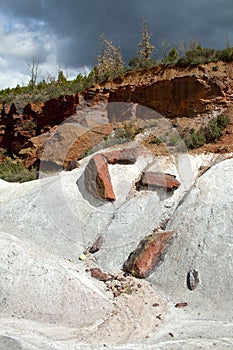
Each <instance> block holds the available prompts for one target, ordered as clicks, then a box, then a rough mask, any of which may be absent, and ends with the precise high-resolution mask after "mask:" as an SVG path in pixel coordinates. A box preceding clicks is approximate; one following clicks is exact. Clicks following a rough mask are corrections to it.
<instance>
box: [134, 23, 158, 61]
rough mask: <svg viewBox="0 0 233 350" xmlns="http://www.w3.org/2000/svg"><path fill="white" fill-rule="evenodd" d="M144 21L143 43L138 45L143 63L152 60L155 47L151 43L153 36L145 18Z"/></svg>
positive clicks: (139, 55)
mask: <svg viewBox="0 0 233 350" xmlns="http://www.w3.org/2000/svg"><path fill="white" fill-rule="evenodd" d="M142 21H143V25H142V31H141V41H140V42H139V44H138V52H137V54H138V57H139V58H140V59H141V60H142V61H149V60H150V59H152V53H153V51H154V49H155V47H154V46H153V45H151V43H150V39H151V37H152V34H151V33H150V32H149V29H148V25H147V21H146V19H145V17H143V18H142Z"/></svg>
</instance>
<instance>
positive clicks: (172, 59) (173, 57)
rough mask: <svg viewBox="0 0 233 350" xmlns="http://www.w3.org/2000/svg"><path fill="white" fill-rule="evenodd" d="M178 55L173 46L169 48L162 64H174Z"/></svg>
mask: <svg viewBox="0 0 233 350" xmlns="http://www.w3.org/2000/svg"><path fill="white" fill-rule="evenodd" d="M178 59H179V55H178V52H177V50H176V48H175V47H173V49H171V51H170V52H169V53H168V55H167V57H165V58H164V59H163V61H162V62H163V64H168V65H169V64H172V65H175V64H176V63H177V62H178Z"/></svg>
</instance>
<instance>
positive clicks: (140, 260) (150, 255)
mask: <svg viewBox="0 0 233 350" xmlns="http://www.w3.org/2000/svg"><path fill="white" fill-rule="evenodd" d="M175 236H176V233H175V232H173V231H168V232H161V233H153V234H151V235H149V236H147V237H145V238H144V239H143V240H141V242H140V243H139V245H138V246H137V248H136V249H135V250H134V251H133V252H132V253H131V254H130V255H129V257H128V259H127V261H126V262H125V263H124V265H123V270H124V271H125V272H127V273H130V274H131V275H133V276H134V277H137V278H145V277H147V276H149V275H150V274H151V273H152V272H153V271H154V269H155V268H156V267H157V266H158V265H159V264H160V263H161V262H162V260H163V257H164V254H165V253H166V251H167V249H168V247H169V245H170V244H171V243H172V241H173V239H174V237H175Z"/></svg>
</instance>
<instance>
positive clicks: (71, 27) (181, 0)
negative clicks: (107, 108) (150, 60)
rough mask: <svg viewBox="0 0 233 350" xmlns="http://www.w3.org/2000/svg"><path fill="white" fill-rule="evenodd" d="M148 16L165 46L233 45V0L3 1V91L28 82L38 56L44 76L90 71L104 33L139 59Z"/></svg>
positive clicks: (157, 39)
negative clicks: (29, 65)
mask: <svg viewBox="0 0 233 350" xmlns="http://www.w3.org/2000/svg"><path fill="white" fill-rule="evenodd" d="M142 16H145V17H146V18H147V22H148V25H149V28H150V31H151V32H152V33H153V38H152V44H153V45H154V46H155V47H156V49H157V52H156V54H157V55H158V54H159V52H160V46H161V42H162V41H163V40H166V41H167V42H169V43H170V44H171V45H175V44H176V43H178V42H179V41H181V40H185V41H186V42H187V43H189V42H190V41H191V40H193V39H198V40H199V42H200V43H201V44H202V45H203V46H205V47H214V48H224V47H225V45H226V36H228V40H229V42H230V44H231V45H233V0H0V88H5V87H14V86H16V84H17V83H19V84H27V83H28V81H29V77H28V75H27V62H31V61H32V57H37V59H38V60H39V62H40V73H41V76H43V77H44V78H47V77H48V76H49V75H51V76H56V74H57V70H58V68H61V69H63V70H64V71H65V72H67V73H68V78H73V77H74V76H76V75H77V74H78V72H80V71H81V72H84V73H85V71H87V69H88V68H86V67H91V66H92V65H93V63H94V59H95V55H96V54H97V52H98V39H99V36H100V35H101V34H102V33H104V34H105V36H106V37H107V38H109V39H111V40H112V41H113V43H114V44H115V45H116V46H120V47H121V49H122V53H123V55H124V59H125V61H126V62H128V61H129V59H130V57H133V56H135V53H136V50H137V43H138V41H139V39H140V30H141V24H142V21H141V19H142Z"/></svg>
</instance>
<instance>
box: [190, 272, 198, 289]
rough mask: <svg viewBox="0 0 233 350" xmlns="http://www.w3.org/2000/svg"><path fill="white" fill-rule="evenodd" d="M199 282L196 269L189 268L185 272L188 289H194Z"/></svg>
mask: <svg viewBox="0 0 233 350" xmlns="http://www.w3.org/2000/svg"><path fill="white" fill-rule="evenodd" d="M198 284H199V277H198V271H196V270H191V271H189V272H188V274H187V287H188V289H190V290H194V289H195V288H196V287H197V285H198Z"/></svg>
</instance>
